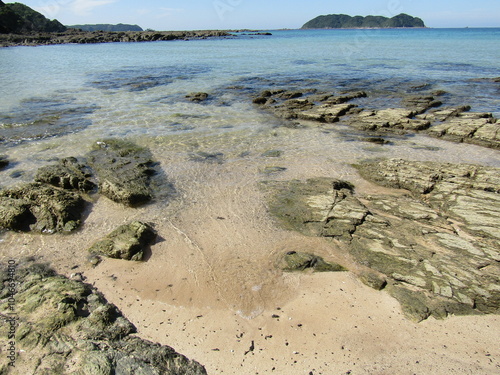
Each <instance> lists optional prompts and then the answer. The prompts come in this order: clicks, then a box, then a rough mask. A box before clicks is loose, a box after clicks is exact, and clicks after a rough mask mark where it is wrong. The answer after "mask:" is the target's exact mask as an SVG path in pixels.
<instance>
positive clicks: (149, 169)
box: [88, 139, 156, 206]
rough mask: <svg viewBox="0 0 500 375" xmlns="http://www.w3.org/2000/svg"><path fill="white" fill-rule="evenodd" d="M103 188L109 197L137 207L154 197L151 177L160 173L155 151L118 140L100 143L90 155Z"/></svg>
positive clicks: (102, 192)
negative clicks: (155, 166) (156, 165)
mask: <svg viewBox="0 0 500 375" xmlns="http://www.w3.org/2000/svg"><path fill="white" fill-rule="evenodd" d="M88 158H89V161H90V163H91V165H92V168H93V169H94V171H95V172H96V174H97V179H98V185H99V191H100V193H101V194H103V195H105V196H106V197H108V198H109V199H111V200H113V201H115V202H118V203H123V204H125V205H129V206H136V205H140V204H142V203H145V202H148V201H149V200H151V199H152V196H153V193H152V191H151V188H150V179H151V176H152V175H154V174H155V173H156V171H155V170H154V169H153V166H154V164H155V163H154V162H153V159H152V155H151V152H150V151H149V150H148V149H146V148H143V147H139V146H137V145H135V144H134V143H131V142H128V141H122V140H117V139H107V140H104V141H100V142H97V143H96V144H95V146H94V148H93V150H92V151H91V152H90V153H89V155H88Z"/></svg>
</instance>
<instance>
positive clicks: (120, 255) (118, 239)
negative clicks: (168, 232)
mask: <svg viewBox="0 0 500 375" xmlns="http://www.w3.org/2000/svg"><path fill="white" fill-rule="evenodd" d="M155 239H156V232H155V230H154V229H153V228H152V227H151V226H150V225H149V224H146V223H142V222H140V221H134V222H132V223H130V224H126V225H121V226H120V227H118V228H117V229H115V230H114V231H113V232H111V233H110V234H108V235H107V236H106V237H105V238H104V239H102V240H100V241H98V242H96V243H95V244H94V245H92V247H91V248H90V249H89V252H90V253H92V254H98V255H104V256H106V257H109V258H117V259H125V260H135V261H141V260H143V257H144V250H145V249H146V248H147V247H148V246H149V245H151V244H152V243H153V242H154V241H155Z"/></svg>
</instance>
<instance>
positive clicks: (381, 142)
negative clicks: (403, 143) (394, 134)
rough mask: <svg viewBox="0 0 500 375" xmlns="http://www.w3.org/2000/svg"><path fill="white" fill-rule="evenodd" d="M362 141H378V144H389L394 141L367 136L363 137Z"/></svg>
mask: <svg viewBox="0 0 500 375" xmlns="http://www.w3.org/2000/svg"><path fill="white" fill-rule="evenodd" d="M362 141H364V142H370V143H376V144H378V145H388V144H391V143H392V142H391V141H388V140H387V139H384V138H381V137H367V138H363V139H362Z"/></svg>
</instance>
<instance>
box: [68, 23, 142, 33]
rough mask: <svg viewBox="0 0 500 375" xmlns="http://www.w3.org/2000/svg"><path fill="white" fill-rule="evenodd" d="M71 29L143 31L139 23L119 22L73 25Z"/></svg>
mask: <svg viewBox="0 0 500 375" xmlns="http://www.w3.org/2000/svg"><path fill="white" fill-rule="evenodd" d="M68 27H69V28H70V29H80V30H83V31H143V30H142V28H141V27H140V26H138V25H127V24H123V23H119V24H118V25H109V24H98V25H71V26H68Z"/></svg>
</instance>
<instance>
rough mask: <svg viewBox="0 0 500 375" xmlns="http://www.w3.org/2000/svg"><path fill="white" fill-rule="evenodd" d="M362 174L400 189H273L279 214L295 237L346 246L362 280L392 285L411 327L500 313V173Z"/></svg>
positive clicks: (374, 168) (323, 183) (391, 167)
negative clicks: (424, 322) (298, 234)
mask: <svg viewBox="0 0 500 375" xmlns="http://www.w3.org/2000/svg"><path fill="white" fill-rule="evenodd" d="M357 167H358V169H359V170H360V172H361V175H362V176H364V177H365V178H367V179H369V180H371V181H372V182H375V183H378V184H381V185H383V186H386V187H390V188H395V189H398V190H394V191H393V193H387V192H386V193H384V194H372V195H359V194H355V193H354V187H353V186H352V185H350V184H349V183H347V182H342V181H338V180H333V179H328V178H315V179H309V180H306V181H296V180H294V181H273V182H267V183H266V184H265V186H266V188H267V190H268V192H267V193H268V196H269V203H268V205H269V211H270V213H271V214H273V215H274V216H275V217H276V218H277V219H278V220H279V223H280V224H281V225H282V226H284V227H285V228H287V229H291V230H296V231H299V232H301V233H303V234H305V235H308V236H319V237H325V238H334V239H336V240H339V241H341V242H343V244H344V247H345V248H346V249H348V251H349V252H350V254H351V256H352V257H353V259H354V261H355V262H356V263H358V264H360V265H361V266H363V267H362V268H361V269H363V270H364V271H361V272H359V271H358V273H359V277H360V279H361V281H363V282H364V283H365V284H367V285H369V286H371V287H373V288H375V289H378V290H380V289H383V288H386V285H387V286H388V287H387V290H388V291H389V293H391V295H393V296H394V297H395V298H397V299H398V300H399V301H400V302H401V306H402V308H403V311H404V312H405V313H406V314H407V316H409V317H410V318H411V319H414V320H417V321H419V320H422V319H425V318H426V317H429V316H434V317H436V318H444V317H446V316H447V315H450V314H455V315H458V314H479V313H487V314H490V313H493V314H497V313H500V288H498V285H499V284H500V263H499V262H500V255H499V254H500V247H499V245H498V244H499V240H500V231H499V230H498V228H500V187H499V186H500V170H499V169H497V168H489V167H482V166H473V165H453V164H445V163H431V162H408V161H404V160H381V161H376V162H366V163H362V164H361V165H359V166H357ZM400 189H407V193H406V194H404V193H402V192H401V190H400ZM450 219H452V221H450ZM307 261H308V259H305V260H304V262H305V264H307ZM296 263H297V264H299V265H300V264H301V263H300V262H299V261H297V262H296ZM370 270H371V271H370Z"/></svg>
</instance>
